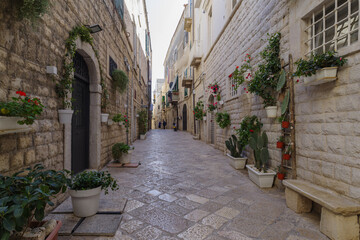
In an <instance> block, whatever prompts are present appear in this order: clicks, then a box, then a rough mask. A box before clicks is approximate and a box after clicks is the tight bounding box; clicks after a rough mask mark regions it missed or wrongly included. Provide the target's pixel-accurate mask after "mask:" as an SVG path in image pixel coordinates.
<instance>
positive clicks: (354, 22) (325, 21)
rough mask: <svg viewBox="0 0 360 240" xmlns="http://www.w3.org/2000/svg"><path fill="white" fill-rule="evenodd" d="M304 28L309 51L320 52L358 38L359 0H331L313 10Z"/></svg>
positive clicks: (338, 47)
mask: <svg viewBox="0 0 360 240" xmlns="http://www.w3.org/2000/svg"><path fill="white" fill-rule="evenodd" d="M309 24H310V26H309V27H308V28H307V29H306V31H307V33H308V36H309V39H308V40H307V42H306V44H307V45H308V46H309V50H310V51H309V52H308V53H307V55H310V54H311V53H322V52H326V51H329V50H332V51H337V50H338V49H340V48H342V47H345V46H349V45H351V44H353V43H354V42H357V41H358V40H359V0H333V1H331V2H330V3H328V4H324V5H323V6H322V9H321V10H320V11H317V12H313V14H312V16H311V18H310V19H309Z"/></svg>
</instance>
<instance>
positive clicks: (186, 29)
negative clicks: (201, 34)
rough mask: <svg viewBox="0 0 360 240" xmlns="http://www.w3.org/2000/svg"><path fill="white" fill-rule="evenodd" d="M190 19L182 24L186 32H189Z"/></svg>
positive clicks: (186, 19)
mask: <svg viewBox="0 0 360 240" xmlns="http://www.w3.org/2000/svg"><path fill="white" fill-rule="evenodd" d="M191 25H192V18H185V22H184V30H185V31H187V32H191Z"/></svg>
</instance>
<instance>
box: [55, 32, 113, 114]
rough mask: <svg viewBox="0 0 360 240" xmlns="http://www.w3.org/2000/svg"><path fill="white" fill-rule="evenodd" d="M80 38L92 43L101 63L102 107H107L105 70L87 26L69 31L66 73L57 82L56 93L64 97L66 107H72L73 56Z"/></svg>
mask: <svg viewBox="0 0 360 240" xmlns="http://www.w3.org/2000/svg"><path fill="white" fill-rule="evenodd" d="M77 38H80V40H81V41H82V42H86V43H88V44H90V46H91V48H92V49H93V51H94V53H95V56H96V58H97V60H98V63H99V69H100V78H101V82H100V84H101V87H102V98H101V108H103V109H105V108H106V106H107V100H108V99H109V94H108V91H107V89H106V85H105V82H104V79H103V77H102V75H103V72H102V68H101V64H100V58H99V53H98V51H97V50H96V49H95V47H94V39H93V38H92V36H91V34H90V31H89V29H88V28H87V27H85V26H76V27H74V28H73V29H72V30H71V32H70V33H69V37H68V39H67V40H66V43H65V48H66V53H65V58H64V75H63V77H62V79H61V80H60V81H59V82H58V83H57V84H56V93H57V94H58V96H59V97H61V98H62V99H63V105H64V108H65V109H68V108H71V103H72V101H73V99H72V98H68V96H69V95H70V94H71V93H72V91H73V88H72V83H73V80H74V72H75V68H74V62H73V58H74V56H75V53H76V39H77Z"/></svg>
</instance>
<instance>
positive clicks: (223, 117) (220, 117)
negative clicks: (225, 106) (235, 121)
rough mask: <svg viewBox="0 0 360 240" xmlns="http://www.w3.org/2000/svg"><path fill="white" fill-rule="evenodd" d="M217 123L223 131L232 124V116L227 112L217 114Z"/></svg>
mask: <svg viewBox="0 0 360 240" xmlns="http://www.w3.org/2000/svg"><path fill="white" fill-rule="evenodd" d="M215 121H216V123H217V124H218V125H219V127H220V128H222V129H224V128H226V127H228V126H230V124H231V122H230V115H229V114H228V113H227V112H224V113H216V118H215Z"/></svg>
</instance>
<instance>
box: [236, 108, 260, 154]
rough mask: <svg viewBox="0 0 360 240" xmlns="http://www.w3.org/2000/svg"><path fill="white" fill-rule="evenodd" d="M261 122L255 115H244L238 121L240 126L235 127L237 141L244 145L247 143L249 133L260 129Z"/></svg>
mask: <svg viewBox="0 0 360 240" xmlns="http://www.w3.org/2000/svg"><path fill="white" fill-rule="evenodd" d="M261 127H262V123H261V122H260V121H259V119H258V118H257V116H255V115H253V116H246V117H245V118H244V119H243V120H242V121H241V123H240V128H239V129H236V130H235V131H236V134H237V135H238V136H239V143H240V145H241V146H243V147H245V146H246V145H248V144H249V139H250V135H251V133H252V132H255V131H260V129H261Z"/></svg>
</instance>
